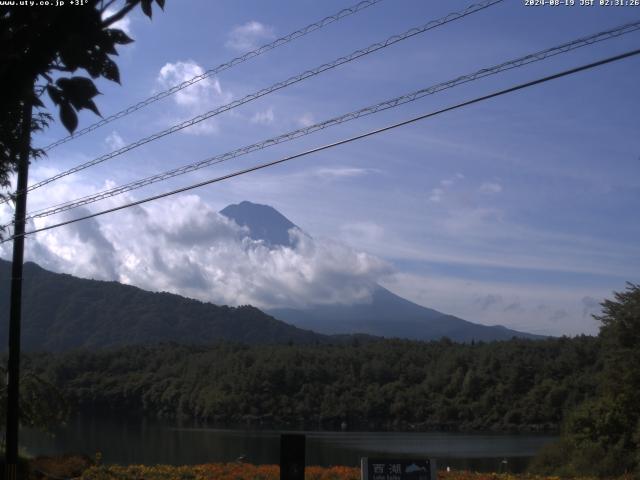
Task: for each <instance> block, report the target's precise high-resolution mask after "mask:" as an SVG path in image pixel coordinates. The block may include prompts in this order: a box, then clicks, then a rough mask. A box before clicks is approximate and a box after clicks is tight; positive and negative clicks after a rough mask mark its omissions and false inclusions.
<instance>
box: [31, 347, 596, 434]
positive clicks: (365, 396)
mask: <svg viewBox="0 0 640 480" xmlns="http://www.w3.org/2000/svg"><path fill="white" fill-rule="evenodd" d="M599 348H600V347H599V342H598V339H596V338H593V337H579V338H575V339H567V338H561V339H549V340H542V341H530V340H511V341H508V342H494V343H486V344H485V343H479V344H474V345H470V344H454V343H451V342H449V341H446V340H443V341H440V342H431V343H422V342H408V341H391V340H386V341H382V342H375V343H368V344H358V343H357V342H353V343H352V344H350V345H342V346H335V345H334V346H332V345H316V346H295V345H293V346H287V345H282V346H240V345H236V346H233V345H219V346H207V347H204V346H191V347H187V346H179V345H162V346H155V347H141V346H136V347H127V348H124V349H118V350H112V351H104V352H93V353H89V352H69V353H63V354H38V355H31V356H30V357H28V359H27V362H26V364H27V368H32V369H34V370H36V371H37V372H40V374H41V375H43V376H44V377H45V378H50V379H52V380H53V382H54V383H55V384H57V385H58V386H59V387H60V388H61V389H62V390H63V391H64V392H65V393H66V394H67V396H68V397H69V398H70V399H71V402H72V405H73V406H74V407H75V408H91V409H92V410H94V409H97V410H101V409H102V410H115V411H117V412H121V413H132V412H133V413H138V412H144V413H146V414H149V415H154V416H155V415H160V416H169V417H171V416H176V415H179V416H185V417H191V418H197V419H201V420H206V421H217V422H228V423H237V422H247V421H250V422H254V423H255V422H260V421H262V422H265V423H272V424H281V423H289V424H296V425H301V424H307V425H309V426H316V427H317V426H318V424H322V425H323V426H326V427H332V426H334V427H335V426H336V425H339V424H340V423H342V422H343V421H346V422H347V423H348V424H349V425H350V426H352V427H355V426H359V427H364V428H367V427H369V428H403V429H407V428H409V429H432V428H440V429H463V430H543V429H544V430H549V429H554V428H557V427H558V424H559V423H560V422H561V420H562V417H563V413H564V412H565V411H568V410H569V409H572V408H574V407H575V406H576V405H578V404H579V403H581V402H582V401H583V400H584V399H585V398H586V397H589V396H592V395H593V392H594V389H595V383H596V381H597V380H596V379H597V374H596V373H597V372H598V371H599V369H600V368H601V367H600V363H599V361H598V358H599V355H598V351H599Z"/></svg>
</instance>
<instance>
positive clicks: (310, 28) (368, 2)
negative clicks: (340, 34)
mask: <svg viewBox="0 0 640 480" xmlns="http://www.w3.org/2000/svg"><path fill="white" fill-rule="evenodd" d="M381 1H382V0H365V1H362V2H360V3H358V4H356V5H353V6H351V7H348V8H345V9H342V10H340V11H339V12H338V13H335V14H333V15H330V16H328V17H325V18H323V19H322V20H320V21H318V22H315V23H312V24H310V25H307V26H306V27H303V28H300V29H298V30H296V31H295V32H292V33H290V34H288V35H285V36H284V37H280V38H278V39H277V40H274V41H273V42H270V43H267V44H266V45H263V46H261V47H259V48H256V49H255V50H251V51H250V52H247V53H245V54H243V55H241V56H239V57H235V58H234V59H232V60H229V61H228V62H225V63H221V64H220V65H218V66H217V67H213V68H210V69H209V70H207V71H206V72H204V73H201V74H200V75H196V76H194V77H192V78H190V79H188V80H185V81H184V82H182V83H179V84H177V85H173V86H172V87H170V88H168V89H166V90H164V91H162V92H158V93H156V94H155V95H152V96H150V97H149V98H146V99H145V100H142V101H140V102H138V103H136V104H134V105H131V106H129V107H127V108H125V109H123V110H120V111H119V112H117V113H114V114H112V115H109V116H108V117H106V118H103V119H101V120H99V121H97V122H95V123H94V124H92V125H89V126H88V127H85V128H83V129H81V130H78V131H77V132H74V133H72V134H71V135H68V136H66V137H64V138H61V139H59V140H57V141H55V142H53V143H51V144H49V145H47V146H46V147H44V148H43V150H45V151H49V150H51V149H53V148H55V147H57V146H58V145H62V144H63V143H67V142H69V141H71V140H73V139H75V138H78V137H81V136H82V135H85V134H87V133H89V132H92V131H93V130H97V129H98V128H100V127H102V126H104V125H106V124H108V123H111V122H113V121H115V120H118V119H119V118H122V117H126V116H127V115H129V114H131V113H133V112H135V111H138V110H140V109H141V108H144V107H146V106H148V105H151V104H152V103H155V102H157V101H158V100H161V99H163V98H166V97H168V96H170V95H173V94H174V93H176V92H179V91H180V90H184V89H185V88H187V87H190V86H191V85H193V84H194V83H198V82H200V81H202V80H204V79H206V78H209V77H212V76H214V75H217V74H218V73H220V72H223V71H224V70H228V69H230V68H232V67H235V66H236V65H239V64H241V63H244V62H246V61H247V60H250V59H252V58H255V57H257V56H259V55H262V54H263V53H265V52H268V51H269V50H273V49H275V48H278V47H280V46H282V45H285V44H287V43H289V42H291V41H292V40H296V39H298V38H300V37H304V36H305V35H307V34H308V33H311V32H315V31H316V30H320V29H321V28H323V27H326V26H327V25H329V24H331V23H334V22H337V21H338V20H342V19H343V18H345V17H348V16H349V15H353V14H354V13H357V12H360V11H362V10H364V9H365V8H367V7H370V6H372V5H375V4H377V3H380V2H381Z"/></svg>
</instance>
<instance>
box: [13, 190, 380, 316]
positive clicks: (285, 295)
mask: <svg viewBox="0 0 640 480" xmlns="http://www.w3.org/2000/svg"><path fill="white" fill-rule="evenodd" d="M86 213H87V212H86V211H84V212H74V213H73V215H72V216H73V217H76V216H78V215H79V214H86ZM69 218H71V215H70V216H69ZM42 225H43V223H39V224H38V226H42ZM248 233H249V231H248V230H247V228H246V227H240V226H238V225H237V224H236V223H235V222H233V221H231V220H229V219H227V218H226V217H224V216H223V215H221V214H219V213H218V212H216V211H215V210H214V209H212V208H211V207H210V206H209V205H207V204H206V203H205V202H203V201H202V199H201V198H200V197H198V196H196V195H187V196H183V197H180V198H176V199H174V200H173V201H163V202H159V203H156V204H151V205H147V206H144V207H134V208H131V209H129V210H127V211H124V212H121V213H119V214H116V215H113V216H108V217H103V218H102V219H100V221H98V220H97V219H91V220H88V221H84V222H79V223H76V224H72V225H71V226H69V227H63V228H58V229H53V230H50V231H47V232H43V233H41V234H37V235H35V236H32V237H30V238H29V241H28V242H27V252H26V256H27V259H28V260H32V261H35V262H36V263H38V264H40V265H42V266H43V267H45V268H48V269H51V270H54V271H57V272H66V273H71V274H73V275H76V276H80V277H85V278H95V279H101V280H117V281H120V282H123V283H127V284H132V285H136V286H139V287H141V288H144V289H148V290H153V291H169V292H172V293H178V294H181V295H184V296H188V297H192V298H198V299H200V300H203V301H211V302H214V303H218V304H228V305H243V304H252V305H255V306H258V307H262V308H273V307H304V306H307V305H311V304H352V303H358V302H363V301H367V300H368V299H369V298H370V293H371V291H372V288H373V286H374V284H375V283H376V282H378V281H379V280H380V279H381V278H383V277H385V276H386V275H388V274H389V273H391V268H390V267H389V265H388V264H387V263H385V262H384V261H382V260H380V259H379V258H377V257H374V256H372V255H369V254H366V253H362V252H359V251H356V250H354V249H352V248H349V247H347V246H345V245H343V244H340V243H336V242H332V241H329V240H322V239H321V240H318V239H315V240H314V239H312V238H310V237H309V236H307V235H305V234H303V233H302V232H300V231H299V230H296V229H292V230H291V231H290V235H292V236H294V237H295V238H296V241H295V242H293V243H294V244H295V247H293V248H289V247H282V246H278V247H276V248H274V247H270V246H268V245H266V244H265V243H263V242H261V241H254V240H252V239H250V238H249V236H248ZM0 255H1V256H2V257H3V258H10V247H9V244H3V245H1V246H0Z"/></svg>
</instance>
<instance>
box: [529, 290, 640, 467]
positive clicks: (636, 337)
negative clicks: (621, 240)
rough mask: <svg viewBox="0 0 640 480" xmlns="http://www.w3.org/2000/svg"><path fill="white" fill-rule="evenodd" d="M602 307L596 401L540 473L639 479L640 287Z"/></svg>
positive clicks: (580, 413)
mask: <svg viewBox="0 0 640 480" xmlns="http://www.w3.org/2000/svg"><path fill="white" fill-rule="evenodd" d="M601 305H602V315H599V316H594V318H595V319H596V320H598V321H600V323H601V326H600V335H599V340H600V342H601V361H602V362H603V369H602V373H601V380H600V385H599V389H598V392H597V395H596V396H595V397H594V398H591V399H588V400H586V401H585V402H584V403H582V404H581V405H580V406H579V407H578V408H576V409H575V410H574V411H573V412H571V413H570V414H569V416H568V417H567V419H566V422H565V425H564V431H563V434H562V437H561V439H560V442H559V445H556V446H554V447H552V448H550V449H549V450H546V451H545V452H543V453H542V454H541V456H540V457H539V458H538V460H537V462H536V464H535V465H534V468H537V470H538V471H540V473H544V472H548V473H551V472H554V473H559V474H567V475H594V474H595V475H599V476H610V475H620V474H623V473H627V472H635V473H636V474H640V455H639V454H638V452H639V451H640V369H639V368H638V365H640V286H639V285H635V284H632V283H629V284H628V286H627V289H626V291H624V292H616V293H614V299H613V300H605V301H604V302H603V303H602V304H601ZM558 452H562V453H558Z"/></svg>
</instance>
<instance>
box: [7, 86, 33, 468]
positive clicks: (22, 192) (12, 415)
mask: <svg viewBox="0 0 640 480" xmlns="http://www.w3.org/2000/svg"><path fill="white" fill-rule="evenodd" d="M31 95H33V93H32V91H28V92H27V93H26V95H25V99H24V105H23V108H22V128H21V132H20V150H19V152H18V154H19V157H18V182H17V187H16V212H15V223H14V231H13V232H14V233H13V235H14V239H13V263H12V265H11V304H10V307H9V361H8V365H7V432H6V443H5V445H6V449H7V450H6V462H7V465H6V472H5V473H6V476H5V478H6V479H7V480H15V479H16V476H17V468H18V412H19V411H20V406H19V397H20V319H21V313H22V263H23V259H24V227H25V216H26V212H27V181H28V178H29V152H30V147H31V111H32V103H31Z"/></svg>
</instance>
